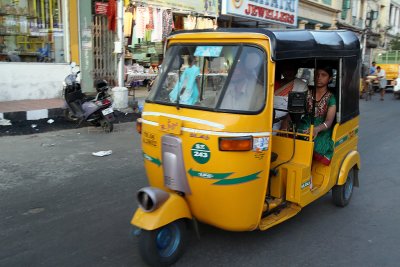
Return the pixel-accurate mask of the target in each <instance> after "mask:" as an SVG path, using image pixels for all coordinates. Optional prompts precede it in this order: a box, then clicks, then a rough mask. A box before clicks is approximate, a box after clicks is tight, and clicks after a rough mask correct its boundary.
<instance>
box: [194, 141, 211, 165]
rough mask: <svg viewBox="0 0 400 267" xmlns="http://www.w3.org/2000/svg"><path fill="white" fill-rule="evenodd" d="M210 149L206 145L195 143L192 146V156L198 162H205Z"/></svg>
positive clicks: (208, 158)
mask: <svg viewBox="0 0 400 267" xmlns="http://www.w3.org/2000/svg"><path fill="white" fill-rule="evenodd" d="M210 156H211V153H210V149H209V148H208V146H206V145H205V144H202V143H196V144H194V145H193V147H192V157H193V159H194V160H195V161H196V162H197V163H200V164H204V163H207V162H208V161H209V160H210Z"/></svg>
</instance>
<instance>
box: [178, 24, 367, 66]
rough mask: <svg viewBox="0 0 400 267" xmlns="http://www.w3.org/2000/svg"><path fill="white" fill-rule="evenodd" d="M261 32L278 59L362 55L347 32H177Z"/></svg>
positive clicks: (257, 30)
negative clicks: (269, 41)
mask: <svg viewBox="0 0 400 267" xmlns="http://www.w3.org/2000/svg"><path fill="white" fill-rule="evenodd" d="M193 32H217V33H218V32H220V33H223V32H236V33H260V34H264V35H266V36H268V37H269V39H270V40H271V45H272V51H271V53H272V54H271V57H272V59H273V60H274V61H275V60H283V59H295V58H318V57H324V58H326V57H349V56H356V57H359V56H361V51H360V42H359V40H358V38H357V36H356V35H355V34H354V33H353V32H351V31H346V30H321V31H316V30H270V29H262V28H219V29H217V30H191V31H177V32H175V33H173V35H174V34H178V33H193Z"/></svg>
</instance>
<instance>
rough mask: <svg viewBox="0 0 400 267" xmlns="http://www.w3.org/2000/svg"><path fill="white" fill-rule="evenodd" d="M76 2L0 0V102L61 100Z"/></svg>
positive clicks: (67, 68)
mask: <svg viewBox="0 0 400 267" xmlns="http://www.w3.org/2000/svg"><path fill="white" fill-rule="evenodd" d="M76 1H77V0H43V1H36V0H19V1H14V0H1V1H0V10H1V12H0V72H1V73H2V79H1V80H0V101H11V100H23V99H46V98H58V97H61V94H62V81H63V79H64V77H65V76H66V75H67V74H68V73H69V66H68V64H69V62H70V60H71V54H72V53H71V52H72V50H74V48H73V46H72V45H71V44H72V43H71V39H70V27H73V25H71V23H70V22H71V21H73V20H74V12H73V9H71V8H72V7H73V5H74V3H75V2H76ZM75 50H76V52H77V49H75Z"/></svg>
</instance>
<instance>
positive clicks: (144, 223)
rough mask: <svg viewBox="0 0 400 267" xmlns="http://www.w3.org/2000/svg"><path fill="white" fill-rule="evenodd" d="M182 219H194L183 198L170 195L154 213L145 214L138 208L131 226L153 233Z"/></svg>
mask: <svg viewBox="0 0 400 267" xmlns="http://www.w3.org/2000/svg"><path fill="white" fill-rule="evenodd" d="M181 218H187V219H192V214H191V213H190V209H189V206H188V204H187V203H186V201H185V199H184V198H183V197H181V196H179V195H177V194H174V193H169V197H168V199H167V200H166V201H165V202H164V203H163V204H162V205H161V206H160V207H158V209H156V210H154V211H152V212H145V211H144V210H143V209H141V208H138V209H137V210H136V212H135V214H134V215H133V218H132V220H131V224H132V225H134V226H137V227H139V228H141V229H145V230H148V231H151V230H154V229H157V228H160V227H162V226H164V225H167V224H169V223H170V222H173V221H176V220H178V219H181Z"/></svg>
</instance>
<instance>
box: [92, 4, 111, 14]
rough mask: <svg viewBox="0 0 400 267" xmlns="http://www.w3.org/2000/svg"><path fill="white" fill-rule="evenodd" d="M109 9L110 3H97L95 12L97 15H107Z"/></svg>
mask: <svg viewBox="0 0 400 267" xmlns="http://www.w3.org/2000/svg"><path fill="white" fill-rule="evenodd" d="M107 8H108V3H103V2H96V3H95V8H94V10H95V13H96V15H107Z"/></svg>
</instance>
